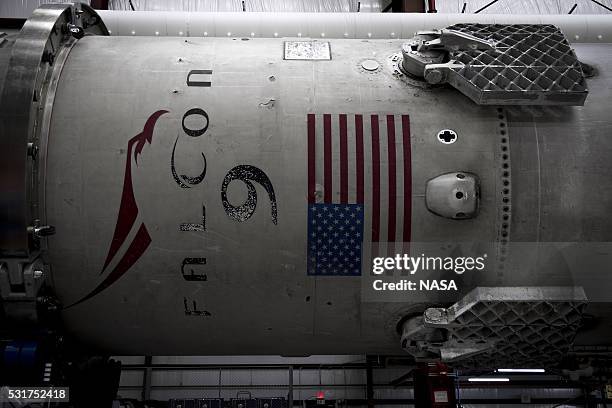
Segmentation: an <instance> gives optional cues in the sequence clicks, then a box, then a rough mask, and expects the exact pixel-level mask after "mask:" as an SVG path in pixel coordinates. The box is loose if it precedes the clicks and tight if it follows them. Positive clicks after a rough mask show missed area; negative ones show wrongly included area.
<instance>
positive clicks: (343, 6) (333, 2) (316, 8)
mask: <svg viewBox="0 0 612 408" xmlns="http://www.w3.org/2000/svg"><path fill="white" fill-rule="evenodd" d="M66 1H67V0H3V1H0V17H4V18H25V17H27V16H29V15H30V13H31V12H32V10H34V9H35V8H36V7H38V6H39V5H40V4H45V3H63V2H66ZM491 1H492V0H437V1H436V8H437V10H438V12H439V13H460V12H461V11H462V10H463V7H464V4H465V12H466V13H473V12H475V11H477V10H480V9H482V8H483V7H485V6H487V5H488V4H489V3H491ZM83 2H85V3H89V0H83ZM389 2H390V0H361V1H359V0H244V1H242V0H179V1H177V0H132V4H133V5H134V8H135V9H136V10H142V11H242V10H243V3H244V9H246V11H284V12H293V11H296V12H356V11H357V10H358V9H359V11H360V12H380V11H381V10H382V9H384V8H385V7H386V6H387V5H388V4H389ZM597 3H601V4H602V5H603V6H601V5H598V4H597ZM574 4H575V5H576V8H575V10H574V11H573V13H574V14H603V13H611V11H610V10H607V9H606V7H607V8H609V9H612V0H597V2H594V1H593V0H574V1H568V0H498V1H497V2H495V3H494V4H492V5H490V6H489V7H487V8H486V9H484V10H482V13H496V14H567V13H568V12H569V11H570V9H572V7H573V6H574ZM604 6H605V7H604ZM109 8H110V9H111V10H130V2H129V0H109Z"/></svg>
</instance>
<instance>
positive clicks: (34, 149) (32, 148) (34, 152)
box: [28, 142, 38, 159]
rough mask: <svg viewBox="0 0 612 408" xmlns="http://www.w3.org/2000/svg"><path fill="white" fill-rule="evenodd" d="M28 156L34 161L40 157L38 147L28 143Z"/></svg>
mask: <svg viewBox="0 0 612 408" xmlns="http://www.w3.org/2000/svg"><path fill="white" fill-rule="evenodd" d="M28 156H30V157H31V158H33V159H36V156H38V146H36V145H35V144H34V143H32V142H29V143H28Z"/></svg>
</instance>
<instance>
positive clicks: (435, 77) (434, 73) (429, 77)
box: [425, 69, 444, 84]
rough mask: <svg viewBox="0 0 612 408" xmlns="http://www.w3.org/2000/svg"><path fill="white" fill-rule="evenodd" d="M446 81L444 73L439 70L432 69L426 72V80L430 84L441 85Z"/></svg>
mask: <svg viewBox="0 0 612 408" xmlns="http://www.w3.org/2000/svg"><path fill="white" fill-rule="evenodd" d="M442 79H444V75H443V74H442V71H440V70H439V69H430V70H427V71H425V80H426V81H427V82H429V83H430V84H439V83H440V82H442Z"/></svg>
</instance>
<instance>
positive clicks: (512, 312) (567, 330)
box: [401, 287, 587, 367]
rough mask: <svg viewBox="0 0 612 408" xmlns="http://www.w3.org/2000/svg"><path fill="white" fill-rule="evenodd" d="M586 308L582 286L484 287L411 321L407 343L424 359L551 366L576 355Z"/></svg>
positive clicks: (409, 349)
mask: <svg viewBox="0 0 612 408" xmlns="http://www.w3.org/2000/svg"><path fill="white" fill-rule="evenodd" d="M586 304H587V298H586V295H585V293H584V290H583V289H582V288H579V287H479V288H475V289H474V290H472V291H471V292H470V293H468V294H467V295H466V296H465V297H464V298H463V299H461V300H460V301H459V302H457V303H455V304H454V305H452V306H450V307H449V308H429V309H427V310H426V311H425V313H423V315H421V316H416V317H413V318H410V319H408V320H406V321H405V322H404V323H403V326H402V337H401V344H402V347H403V348H404V350H406V351H407V352H408V353H410V354H412V355H413V356H414V357H415V358H416V359H419V360H432V359H438V360H442V361H446V362H461V364H463V365H468V366H469V365H480V366H483V365H484V366H486V365H487V364H493V362H497V363H499V362H502V361H503V362H505V364H506V365H507V366H508V367H513V366H516V365H521V366H526V364H527V366H529V365H534V364H536V365H538V364H539V365H546V364H550V363H555V362H558V361H559V358H561V357H562V356H563V355H564V354H565V353H567V352H568V351H569V350H570V347H571V346H572V344H573V341H574V337H575V335H576V332H577V331H578V329H579V328H580V325H581V322H582V316H583V311H584V308H585V307H586Z"/></svg>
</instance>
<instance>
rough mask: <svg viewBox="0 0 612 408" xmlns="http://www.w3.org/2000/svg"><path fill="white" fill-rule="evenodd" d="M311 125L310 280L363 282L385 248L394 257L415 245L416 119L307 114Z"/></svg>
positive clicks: (309, 138) (309, 160)
mask: <svg viewBox="0 0 612 408" xmlns="http://www.w3.org/2000/svg"><path fill="white" fill-rule="evenodd" d="M307 122H308V153H307V154H308V250H307V252H308V265H307V268H308V269H307V271H308V274H309V275H325V276H336V275H339V276H359V275H361V265H362V261H363V258H364V256H366V255H368V256H370V255H371V256H376V255H375V254H376V253H377V252H378V246H379V243H381V242H384V243H385V247H386V248H388V249H389V248H392V249H393V251H392V252H395V251H394V250H395V244H394V243H408V242H410V230H411V212H412V169H411V147H410V119H409V117H408V115H378V114H372V115H360V114H309V115H308V120H307ZM364 243H365V245H364ZM387 243H388V244H387ZM365 252H370V253H368V254H365Z"/></svg>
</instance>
